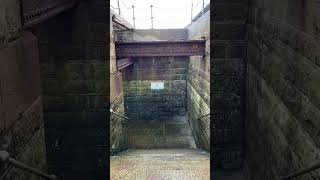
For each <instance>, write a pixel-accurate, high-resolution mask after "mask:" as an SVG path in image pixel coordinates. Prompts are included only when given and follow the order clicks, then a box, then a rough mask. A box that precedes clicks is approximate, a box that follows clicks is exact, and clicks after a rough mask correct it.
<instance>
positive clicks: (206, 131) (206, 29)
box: [187, 11, 210, 151]
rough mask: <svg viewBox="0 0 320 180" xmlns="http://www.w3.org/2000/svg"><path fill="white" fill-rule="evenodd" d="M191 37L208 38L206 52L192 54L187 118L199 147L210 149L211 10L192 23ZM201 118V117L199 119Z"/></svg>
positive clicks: (188, 78)
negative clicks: (198, 54)
mask: <svg viewBox="0 0 320 180" xmlns="http://www.w3.org/2000/svg"><path fill="white" fill-rule="evenodd" d="M187 29H188V38H189V39H206V40H207V41H206V54H205V56H204V57H202V56H191V57H190V61H189V64H188V74H187V118H188V121H189V123H190V126H191V129H192V132H193V136H194V137H195V142H196V144H197V147H199V148H203V149H205V150H207V151H210V116H206V117H203V118H200V117H201V116H204V115H207V114H209V113H210V11H207V12H206V13H205V14H204V15H203V16H201V17H200V18H199V19H197V20H196V21H195V22H193V23H192V24H190V25H189V26H188V27H187ZM198 118H200V119H198Z"/></svg>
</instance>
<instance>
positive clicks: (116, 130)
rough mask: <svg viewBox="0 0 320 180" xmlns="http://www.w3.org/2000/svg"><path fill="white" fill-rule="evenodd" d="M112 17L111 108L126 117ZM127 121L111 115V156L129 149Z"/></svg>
mask: <svg viewBox="0 0 320 180" xmlns="http://www.w3.org/2000/svg"><path fill="white" fill-rule="evenodd" d="M111 18H112V17H111V16H110V88H109V89H110V108H111V109H112V110H113V111H115V112H117V113H119V114H123V115H124V100H123V89H122V73H121V72H120V71H118V70H117V61H116V51H115V44H114V42H115V38H116V37H115V36H116V34H115V32H114V31H113V25H112V20H111ZM125 121H126V120H125V119H123V118H121V117H119V116H116V115H112V114H111V115H110V152H111V155H113V154H115V153H117V152H119V151H123V150H125V149H126V148H127V144H126V140H127V134H126V129H125V123H126V122H125Z"/></svg>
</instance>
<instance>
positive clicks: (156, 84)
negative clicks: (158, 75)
mask: <svg viewBox="0 0 320 180" xmlns="http://www.w3.org/2000/svg"><path fill="white" fill-rule="evenodd" d="M151 89H156V90H160V89H164V83H163V82H162V81H153V82H151Z"/></svg>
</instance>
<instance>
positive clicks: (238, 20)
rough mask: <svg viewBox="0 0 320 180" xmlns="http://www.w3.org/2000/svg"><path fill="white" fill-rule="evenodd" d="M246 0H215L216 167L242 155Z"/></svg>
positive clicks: (236, 163)
mask: <svg viewBox="0 0 320 180" xmlns="http://www.w3.org/2000/svg"><path fill="white" fill-rule="evenodd" d="M246 9H247V0H215V1H214V3H213V10H212V14H213V18H212V20H211V21H212V22H211V23H212V27H213V30H212V32H213V34H212V35H211V44H212V47H213V48H212V51H213V52H212V55H213V57H212V61H211V67H212V70H211V99H212V101H211V102H212V105H211V108H212V120H213V124H214V126H215V129H216V130H215V131H214V132H212V134H211V137H212V138H214V139H213V141H212V142H213V145H212V146H213V149H211V150H212V151H213V154H214V156H215V157H216V159H215V161H214V165H215V167H217V168H222V169H232V168H239V167H241V164H242V160H243V157H244V153H243V152H244V146H243V144H244V141H243V139H244V138H243V134H244V128H243V126H244V125H243V124H244V119H245V101H244V99H245V88H244V87H245V79H244V69H245V68H244V67H245V61H246V45H247V43H246V36H245V34H246V26H245V25H246V24H245V23H246V21H245V20H246V14H247V13H246Z"/></svg>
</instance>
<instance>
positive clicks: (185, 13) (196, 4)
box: [110, 0, 210, 29]
mask: <svg viewBox="0 0 320 180" xmlns="http://www.w3.org/2000/svg"><path fill="white" fill-rule="evenodd" d="M202 1H204V4H205V6H206V5H207V4H209V2H210V0H119V4H120V13H121V16H122V17H123V18H124V19H126V20H127V21H128V22H129V23H130V24H132V26H133V20H132V16H133V11H132V5H134V13H135V18H136V19H135V24H136V29H150V28H151V7H150V5H153V8H152V11H153V17H154V18H153V28H154V29H173V28H183V27H185V26H187V25H188V24H190V22H191V7H192V6H191V4H192V3H193V8H192V9H193V17H195V16H196V15H197V14H198V13H199V12H200V11H201V10H202ZM110 8H111V9H112V10H114V11H115V12H117V13H118V9H116V8H118V0H111V1H110Z"/></svg>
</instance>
